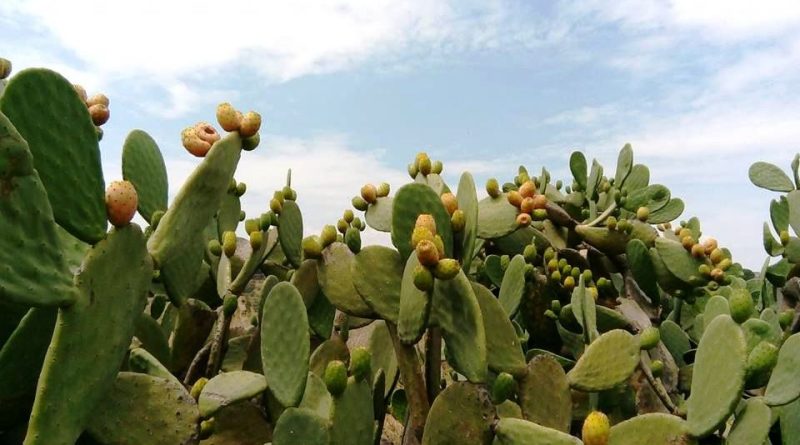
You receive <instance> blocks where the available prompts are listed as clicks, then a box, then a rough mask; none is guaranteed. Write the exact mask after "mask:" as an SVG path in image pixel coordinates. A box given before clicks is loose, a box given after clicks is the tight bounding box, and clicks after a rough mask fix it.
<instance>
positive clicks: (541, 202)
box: [533, 195, 547, 210]
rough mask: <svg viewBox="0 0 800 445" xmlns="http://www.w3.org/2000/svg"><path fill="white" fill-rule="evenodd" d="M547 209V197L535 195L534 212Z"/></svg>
mask: <svg viewBox="0 0 800 445" xmlns="http://www.w3.org/2000/svg"><path fill="white" fill-rule="evenodd" d="M546 207H547V197H546V196H544V195H536V196H534V197H533V208H534V210H539V209H545V208H546Z"/></svg>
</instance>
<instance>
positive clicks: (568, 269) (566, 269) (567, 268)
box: [560, 264, 581, 276]
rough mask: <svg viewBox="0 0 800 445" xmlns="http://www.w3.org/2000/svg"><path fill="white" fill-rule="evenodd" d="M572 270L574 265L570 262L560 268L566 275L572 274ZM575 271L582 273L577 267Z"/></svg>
mask: <svg viewBox="0 0 800 445" xmlns="http://www.w3.org/2000/svg"><path fill="white" fill-rule="evenodd" d="M572 270H573V267H572V266H570V265H569V264H565V265H564V266H562V267H561V269H560V271H561V275H564V276H568V275H572ZM575 273H577V274H578V276H580V273H581V271H580V269H578V268H575Z"/></svg>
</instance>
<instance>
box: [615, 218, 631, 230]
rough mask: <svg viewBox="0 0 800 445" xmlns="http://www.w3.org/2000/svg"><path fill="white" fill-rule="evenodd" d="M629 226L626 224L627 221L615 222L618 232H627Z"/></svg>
mask: <svg viewBox="0 0 800 445" xmlns="http://www.w3.org/2000/svg"><path fill="white" fill-rule="evenodd" d="M629 225H630V223H629V222H628V220H626V219H621V220H619V221H617V230H618V231H620V232H624V231H626V230H627V228H628V226H629Z"/></svg>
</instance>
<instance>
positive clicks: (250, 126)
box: [239, 111, 261, 138]
mask: <svg viewBox="0 0 800 445" xmlns="http://www.w3.org/2000/svg"><path fill="white" fill-rule="evenodd" d="M260 128H261V115H260V114H258V113H256V112H255V111H248V112H247V113H245V114H244V115H243V116H242V120H241V122H240V123H239V135H240V136H241V137H243V138H249V137H250V136H254V135H255V134H256V133H258V130H259V129H260Z"/></svg>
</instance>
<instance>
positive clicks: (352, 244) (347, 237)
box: [344, 227, 361, 253]
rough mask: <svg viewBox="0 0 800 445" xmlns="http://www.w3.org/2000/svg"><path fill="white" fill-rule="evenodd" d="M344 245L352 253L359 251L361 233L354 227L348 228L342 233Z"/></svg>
mask: <svg viewBox="0 0 800 445" xmlns="http://www.w3.org/2000/svg"><path fill="white" fill-rule="evenodd" d="M344 243H345V244H347V247H349V248H350V251H351V252H353V253H358V252H360V251H361V231H360V230H359V229H357V228H355V227H349V228H348V229H347V231H346V232H345V233H344Z"/></svg>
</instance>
